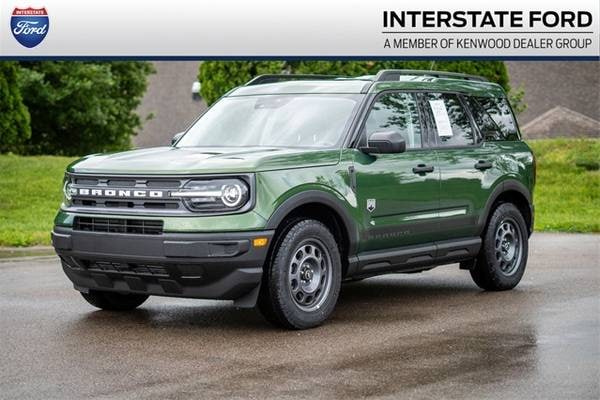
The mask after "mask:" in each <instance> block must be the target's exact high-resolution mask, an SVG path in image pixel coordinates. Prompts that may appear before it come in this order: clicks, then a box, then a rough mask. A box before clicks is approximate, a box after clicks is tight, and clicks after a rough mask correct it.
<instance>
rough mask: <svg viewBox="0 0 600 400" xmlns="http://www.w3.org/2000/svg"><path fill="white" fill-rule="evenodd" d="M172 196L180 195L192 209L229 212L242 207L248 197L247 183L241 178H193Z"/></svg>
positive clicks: (172, 193)
mask: <svg viewBox="0 0 600 400" xmlns="http://www.w3.org/2000/svg"><path fill="white" fill-rule="evenodd" d="M171 196H172V197H181V198H183V199H184V201H185V203H186V205H187V206H188V207H189V208H190V209H191V210H193V211H203V212H214V213H218V212H229V211H236V210H239V209H241V208H242V207H244V205H246V204H247V203H248V200H249V198H250V190H249V188H248V184H247V183H246V182H244V181H243V180H241V179H213V180H202V181H200V180H194V181H190V182H188V183H187V184H186V185H185V187H184V188H183V189H182V190H181V191H178V192H171Z"/></svg>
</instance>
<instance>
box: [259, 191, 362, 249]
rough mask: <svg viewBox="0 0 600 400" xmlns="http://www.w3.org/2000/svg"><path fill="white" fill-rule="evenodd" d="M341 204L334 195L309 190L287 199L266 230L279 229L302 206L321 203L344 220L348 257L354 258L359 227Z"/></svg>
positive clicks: (268, 223)
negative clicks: (288, 216) (287, 217)
mask: <svg viewBox="0 0 600 400" xmlns="http://www.w3.org/2000/svg"><path fill="white" fill-rule="evenodd" d="M340 202H341V201H340V199H338V198H336V197H335V196H334V195H332V194H329V193H327V192H323V191H320V190H307V191H305V192H302V193H298V194H296V195H294V196H292V197H290V198H289V199H287V200H286V201H285V202H284V203H283V204H281V205H280V206H279V207H278V208H277V210H275V212H274V213H273V214H272V215H271V217H270V218H269V220H268V221H267V224H266V229H277V227H278V226H279V225H280V224H281V222H282V221H283V220H284V218H285V217H286V216H287V215H288V214H289V213H291V212H292V211H294V210H295V209H296V208H298V207H300V206H303V205H305V204H311V203H320V204H323V205H325V206H328V207H330V208H332V209H333V210H334V211H335V212H336V213H337V214H338V216H339V217H340V218H341V219H342V222H343V223H344V226H343V227H342V228H343V229H345V230H346V233H347V234H348V239H349V243H348V256H349V257H352V256H353V255H355V254H356V249H357V247H358V237H359V234H358V227H357V226H356V223H355V222H354V219H353V218H352V216H351V215H350V214H349V213H348V211H347V210H346V209H345V208H344V207H343V206H342V205H341V204H340Z"/></svg>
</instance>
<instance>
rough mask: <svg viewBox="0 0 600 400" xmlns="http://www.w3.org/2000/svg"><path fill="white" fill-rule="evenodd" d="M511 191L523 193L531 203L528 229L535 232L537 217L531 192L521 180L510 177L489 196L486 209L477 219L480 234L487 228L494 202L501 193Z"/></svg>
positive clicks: (528, 202) (529, 203)
mask: <svg viewBox="0 0 600 400" xmlns="http://www.w3.org/2000/svg"><path fill="white" fill-rule="evenodd" d="M509 191H515V192H518V193H520V194H521V195H523V197H525V199H526V200H527V204H528V205H529V212H530V213H531V224H530V226H528V227H527V229H528V231H529V235H531V234H532V233H533V222H534V219H535V215H534V208H533V203H532V196H531V193H530V192H529V190H528V189H527V187H526V186H525V185H523V184H522V183H521V182H519V181H517V180H514V179H509V180H505V181H503V182H501V183H499V184H498V186H496V188H495V189H494V190H493V191H492V193H491V194H490V197H489V198H488V201H487V203H486V204H485V208H484V211H483V212H482V213H481V215H480V217H479V221H477V225H478V227H479V234H480V235H481V234H483V231H484V230H485V226H486V224H487V221H488V219H489V217H490V213H491V212H492V206H493V205H494V202H496V200H497V199H498V197H500V195H502V194H503V193H505V192H509Z"/></svg>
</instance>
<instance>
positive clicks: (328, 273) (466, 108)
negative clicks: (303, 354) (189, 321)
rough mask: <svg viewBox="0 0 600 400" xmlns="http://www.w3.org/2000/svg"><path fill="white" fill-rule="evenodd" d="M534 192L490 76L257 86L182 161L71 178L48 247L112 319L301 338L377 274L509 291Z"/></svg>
mask: <svg viewBox="0 0 600 400" xmlns="http://www.w3.org/2000/svg"><path fill="white" fill-rule="evenodd" d="M534 183H535V160H534V157H533V155H532V153H531V150H530V149H529V147H528V146H527V145H526V144H525V143H524V142H523V141H521V139H520V134H519V129H518V127H517V123H516V121H515V118H514V115H513V112H512V110H511V108H510V105H509V103H508V101H507V99H506V94H505V93H504V91H503V90H502V88H501V87H500V86H499V85H497V84H494V83H490V82H488V81H486V80H485V79H483V78H481V77H477V76H470V75H463V74H454V73H447V72H435V71H408V70H384V71H380V72H379V73H378V74H377V75H375V76H362V77H356V78H348V77H335V76H322V75H263V76H259V77H257V78H255V79H253V80H251V81H250V82H248V83H247V84H245V85H244V86H241V87H238V88H236V89H233V90H231V91H230V92H228V93H227V94H225V95H224V96H223V97H222V98H221V99H220V100H219V101H218V102H216V103H215V104H214V105H213V106H212V107H210V108H209V109H208V110H207V111H206V112H205V113H204V114H203V115H202V116H200V117H199V118H198V119H197V120H196V121H195V122H194V123H193V124H192V125H191V126H190V127H189V128H188V129H187V130H186V132H185V133H184V134H179V135H176V137H175V138H174V139H173V143H172V145H171V146H166V147H157V148H149V149H139V150H132V151H127V152H122V153H114V154H98V155H91V156H87V157H84V158H82V159H80V160H78V161H76V162H74V163H73V164H71V165H70V166H69V167H68V169H67V173H66V175H65V182H64V203H63V204H62V207H61V209H60V211H59V212H58V215H57V216H56V219H55V227H54V230H53V232H52V240H53V244H54V247H55V249H56V252H57V253H58V255H59V256H60V258H61V260H62V265H63V269H64V272H65V273H66V275H67V276H68V277H69V279H70V280H71V281H72V282H73V284H74V286H75V289H77V290H78V291H80V292H81V294H82V296H83V297H84V298H85V299H86V300H87V301H88V302H89V303H91V304H92V305H94V306H96V307H99V308H101V309H106V310H130V309H133V308H135V307H137V306H139V305H140V304H142V303H143V302H144V301H145V300H146V299H147V298H148V296H149V295H157V296H175V297H190V298H201V299H223V300H233V301H234V304H235V305H237V306H240V307H254V306H255V305H258V307H259V308H260V310H261V311H262V313H263V314H264V316H265V317H266V318H267V319H268V320H269V321H271V322H274V323H276V324H278V325H281V326H284V327H287V328H294V329H303V328H310V327H314V326H317V325H319V324H321V323H322V322H323V321H324V320H325V319H327V317H329V316H330V315H331V313H332V311H333V309H334V307H335V304H336V302H337V299H338V296H339V293H340V287H341V283H342V282H344V281H352V280H359V279H363V278H366V277H370V276H374V275H380V274H386V273H392V272H393V273H414V272H420V271H425V270H429V269H431V268H433V267H435V266H438V265H443V264H451V263H460V268H462V269H465V270H468V271H469V272H470V274H471V277H472V278H473V280H474V281H475V283H476V284H477V285H478V286H479V287H481V288H483V289H486V290H506V289H511V288H513V287H515V286H516V285H517V284H518V283H519V281H520V279H521V277H522V276H523V272H524V271H525V265H526V262H527V251H528V244H527V243H528V238H529V236H530V235H531V232H532V227H533V215H534V212H533V206H532V192H533V186H534Z"/></svg>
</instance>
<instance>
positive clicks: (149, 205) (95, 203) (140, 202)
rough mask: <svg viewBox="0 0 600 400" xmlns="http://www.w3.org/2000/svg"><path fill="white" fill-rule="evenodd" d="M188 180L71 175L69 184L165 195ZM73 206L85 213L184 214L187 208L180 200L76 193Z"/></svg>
mask: <svg viewBox="0 0 600 400" xmlns="http://www.w3.org/2000/svg"><path fill="white" fill-rule="evenodd" d="M188 180H189V178H143V177H139V178H137V177H136V178H128V177H127V178H126V177H90V176H78V175H72V178H71V182H72V185H73V187H74V188H85V189H89V190H94V189H99V190H107V189H113V191H118V192H120V191H124V192H127V193H132V192H133V191H135V190H140V191H146V190H160V191H163V192H164V193H167V194H168V193H169V192H170V191H177V190H179V189H181V188H182V187H183V186H184V185H185V183H186V182H187V181H188ZM72 204H73V207H76V208H79V209H81V211H85V210H86V209H95V210H106V212H115V213H117V212H118V211H119V210H128V211H133V212H135V211H143V212H155V213H156V212H161V213H186V212H187V209H186V207H185V205H184V204H183V202H182V201H181V199H177V198H169V197H168V196H167V197H165V198H147V197H139V198H135V196H130V195H126V196H124V197H114V196H112V197H110V196H84V195H79V194H76V195H74V196H73V198H72Z"/></svg>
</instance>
